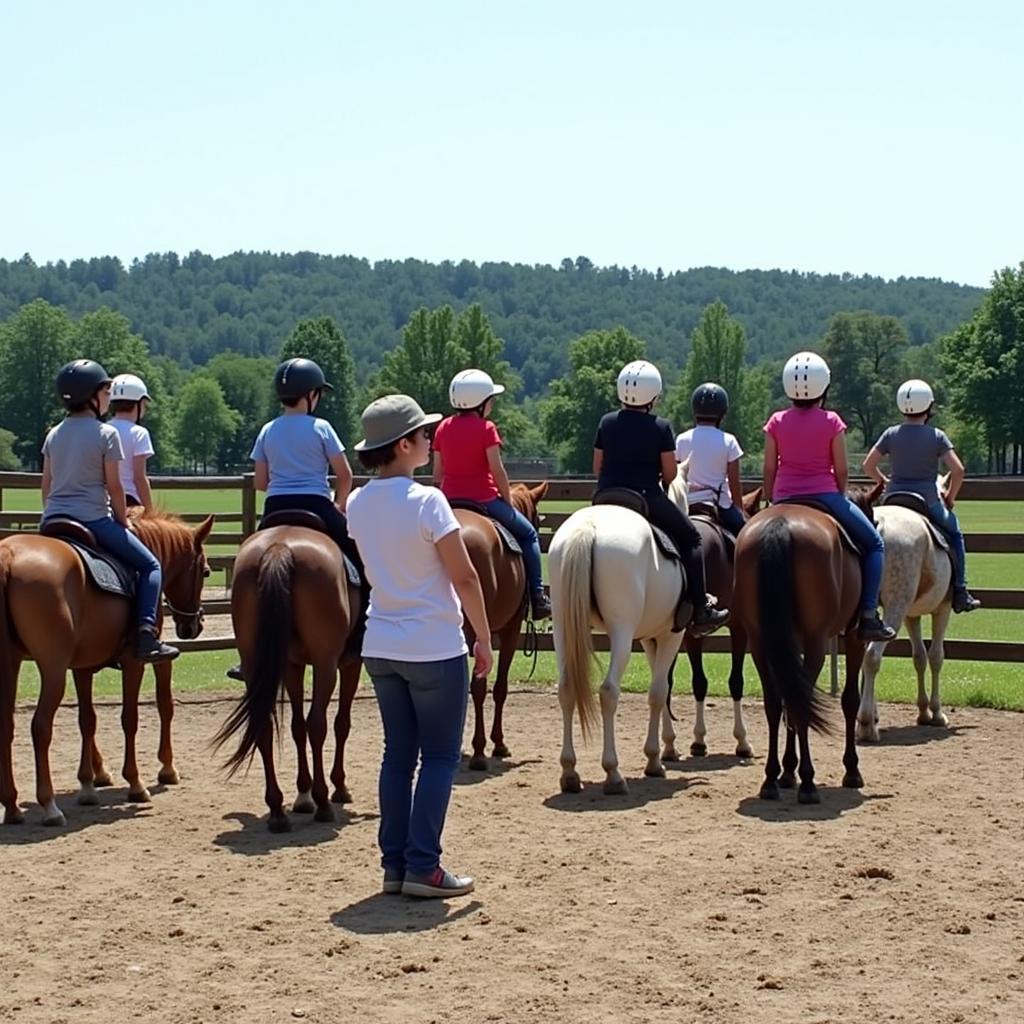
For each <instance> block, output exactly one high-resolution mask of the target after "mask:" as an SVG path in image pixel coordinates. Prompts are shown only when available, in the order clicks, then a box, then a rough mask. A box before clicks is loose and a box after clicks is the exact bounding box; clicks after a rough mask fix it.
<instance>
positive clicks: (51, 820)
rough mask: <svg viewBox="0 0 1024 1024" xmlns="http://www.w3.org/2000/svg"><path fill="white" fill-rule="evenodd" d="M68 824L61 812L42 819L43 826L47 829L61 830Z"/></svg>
mask: <svg viewBox="0 0 1024 1024" xmlns="http://www.w3.org/2000/svg"><path fill="white" fill-rule="evenodd" d="M67 823H68V819H67V818H65V817H64V815H63V813H62V812H61V811H57V813H56V814H48V815H47V816H46V817H45V818H43V824H44V825H46V826H47V828H63V827H64V826H65V825H66V824H67Z"/></svg>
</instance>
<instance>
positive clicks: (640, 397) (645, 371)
mask: <svg viewBox="0 0 1024 1024" xmlns="http://www.w3.org/2000/svg"><path fill="white" fill-rule="evenodd" d="M618 391H619V401H620V402H621V403H622V404H623V405H633V406H645V405H650V404H651V402H653V401H654V400H655V399H656V398H657V397H658V396H659V395H660V394H661V373H660V372H659V371H658V368H657V367H656V366H655V365H654V363H649V362H647V360H646V359H636V360H634V361H633V362H632V363H626V365H625V366H624V367H623V368H622V369H621V370H620V371H619V380H618Z"/></svg>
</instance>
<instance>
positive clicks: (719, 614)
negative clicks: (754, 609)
mask: <svg viewBox="0 0 1024 1024" xmlns="http://www.w3.org/2000/svg"><path fill="white" fill-rule="evenodd" d="M683 559H684V563H683V564H684V565H685V567H686V583H687V587H686V598H685V600H687V601H689V603H690V604H691V605H692V606H693V615H692V617H691V618H690V620H689V622H686V623H683V624H680V622H679V619H680V615H679V614H678V613H679V609H678V608H677V609H676V623H675V627H676V628H674V629H673V632H674V633H678V632H679V630H680V629H683V628H686V629H687V630H689V632H690V634H691V635H692V636H695V637H696V636H707V635H708V633H713V632H714V631H715V630H716V629H720V628H721V627H722V626H724V625H725V624H726V623H727V622H728V621H729V611H728V609H726V608H716V607H715V606H714V605H713V604H712V603H711V602H710V601H709V600H708V592H707V587H706V585H705V582H704V552H703V551H701V549H700V548H691V549H690V550H689V551H686V552H684V555H683ZM681 603H682V602H681Z"/></svg>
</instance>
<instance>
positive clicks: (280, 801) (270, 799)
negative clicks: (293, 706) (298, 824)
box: [256, 725, 292, 832]
mask: <svg viewBox="0 0 1024 1024" xmlns="http://www.w3.org/2000/svg"><path fill="white" fill-rule="evenodd" d="M256 745H257V747H259V751H260V757H261V758H262V759H263V776H264V779H265V780H266V788H265V789H264V799H265V800H266V802H267V807H268V808H269V809H270V817H269V818H268V819H267V828H268V829H270V831H271V832H290V831H291V828H292V823H291V822H290V821H289V820H288V815H287V814H286V813H285V809H284V793H282V792H281V787H280V786H279V785H278V784H277V773H276V772H275V771H274V729H273V726H271V725H268V726H267V728H266V729H264V730H263V732H262V734H261V735H260V738H259V741H258V742H257V744H256Z"/></svg>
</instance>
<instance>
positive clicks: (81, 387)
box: [55, 359, 110, 409]
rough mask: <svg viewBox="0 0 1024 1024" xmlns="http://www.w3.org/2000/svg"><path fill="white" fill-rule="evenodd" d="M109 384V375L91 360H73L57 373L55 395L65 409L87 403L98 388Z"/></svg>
mask: <svg viewBox="0 0 1024 1024" xmlns="http://www.w3.org/2000/svg"><path fill="white" fill-rule="evenodd" d="M109 383H110V375H109V374H108V373H107V371H106V370H104V369H103V367H102V366H100V364H99V363H97V362H94V361H93V360H92V359H75V360H74V361H73V362H70V363H66V364H65V365H64V366H62V367H61V368H60V370H58V372H57V380H56V381H55V384H56V387H57V394H58V395H59V396H60V400H61V402H63V403H64V407H65V408H66V409H70V408H72V407H73V406H82V405H85V404H86V403H87V402H89V401H90V400H91V399H92V398H93V396H94V395H95V394H96V392H97V391H99V389H100V388H102V387H104V386H105V385H107V384H109Z"/></svg>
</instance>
